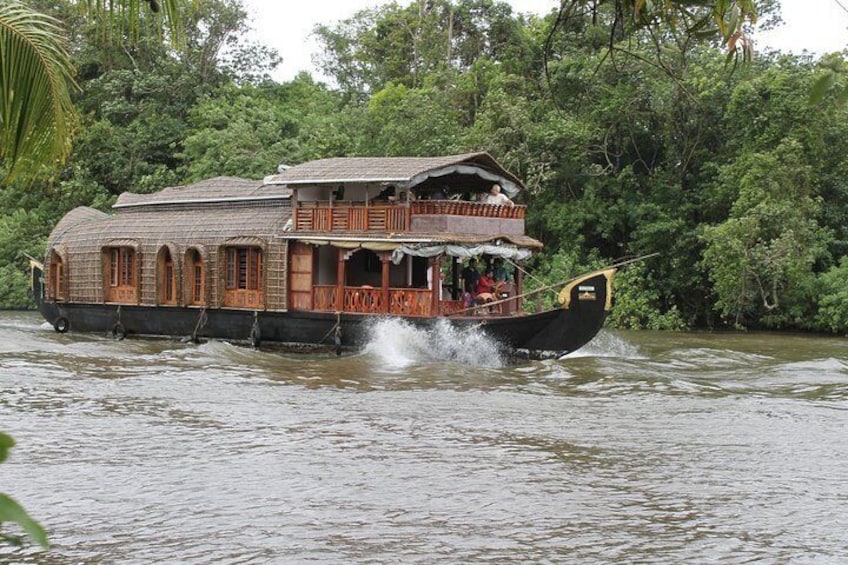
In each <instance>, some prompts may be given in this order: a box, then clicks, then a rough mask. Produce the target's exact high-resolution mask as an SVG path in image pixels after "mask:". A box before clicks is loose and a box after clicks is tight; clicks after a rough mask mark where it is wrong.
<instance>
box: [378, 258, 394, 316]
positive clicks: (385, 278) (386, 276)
mask: <svg viewBox="0 0 848 565" xmlns="http://www.w3.org/2000/svg"><path fill="white" fill-rule="evenodd" d="M380 260H381V261H382V262H383V281H382V286H381V287H380V288H381V290H382V291H383V313H384V314H385V313H388V311H389V309H390V308H389V269H390V268H391V266H392V263H391V256H390V255H389V254H388V253H380Z"/></svg>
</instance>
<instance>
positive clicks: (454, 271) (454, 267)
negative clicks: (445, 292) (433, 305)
mask: <svg viewBox="0 0 848 565" xmlns="http://www.w3.org/2000/svg"><path fill="white" fill-rule="evenodd" d="M450 261H451V286H452V287H453V290H451V299H452V300H459V296H460V292H459V264H458V263H457V257H451V258H450Z"/></svg>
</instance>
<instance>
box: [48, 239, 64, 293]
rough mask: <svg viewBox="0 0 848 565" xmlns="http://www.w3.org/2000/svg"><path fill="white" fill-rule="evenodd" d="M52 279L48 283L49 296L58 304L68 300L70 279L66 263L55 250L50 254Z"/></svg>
mask: <svg viewBox="0 0 848 565" xmlns="http://www.w3.org/2000/svg"><path fill="white" fill-rule="evenodd" d="M49 268H50V279H49V280H48V281H47V296H49V297H50V298H52V299H53V300H55V301H56V302H65V301H66V300H68V278H67V273H66V270H65V262H64V261H63V260H62V256H61V255H59V253H57V252H56V250H55V249H54V250H53V251H51V253H50V267H49Z"/></svg>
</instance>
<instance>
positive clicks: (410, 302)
mask: <svg viewBox="0 0 848 565" xmlns="http://www.w3.org/2000/svg"><path fill="white" fill-rule="evenodd" d="M432 297H433V295H432V293H431V291H430V290H428V289H426V288H424V289H420V288H390V289H389V313H390V314H399V315H401V316H430V315H432V311H433V298H432Z"/></svg>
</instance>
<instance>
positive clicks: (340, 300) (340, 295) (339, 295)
mask: <svg viewBox="0 0 848 565" xmlns="http://www.w3.org/2000/svg"><path fill="white" fill-rule="evenodd" d="M337 250H338V253H339V265H338V271H337V275H336V276H337V277H338V280H337V281H336V312H341V311H342V310H343V309H344V287H345V250H344V249H343V248H341V247H338V248H337Z"/></svg>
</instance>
